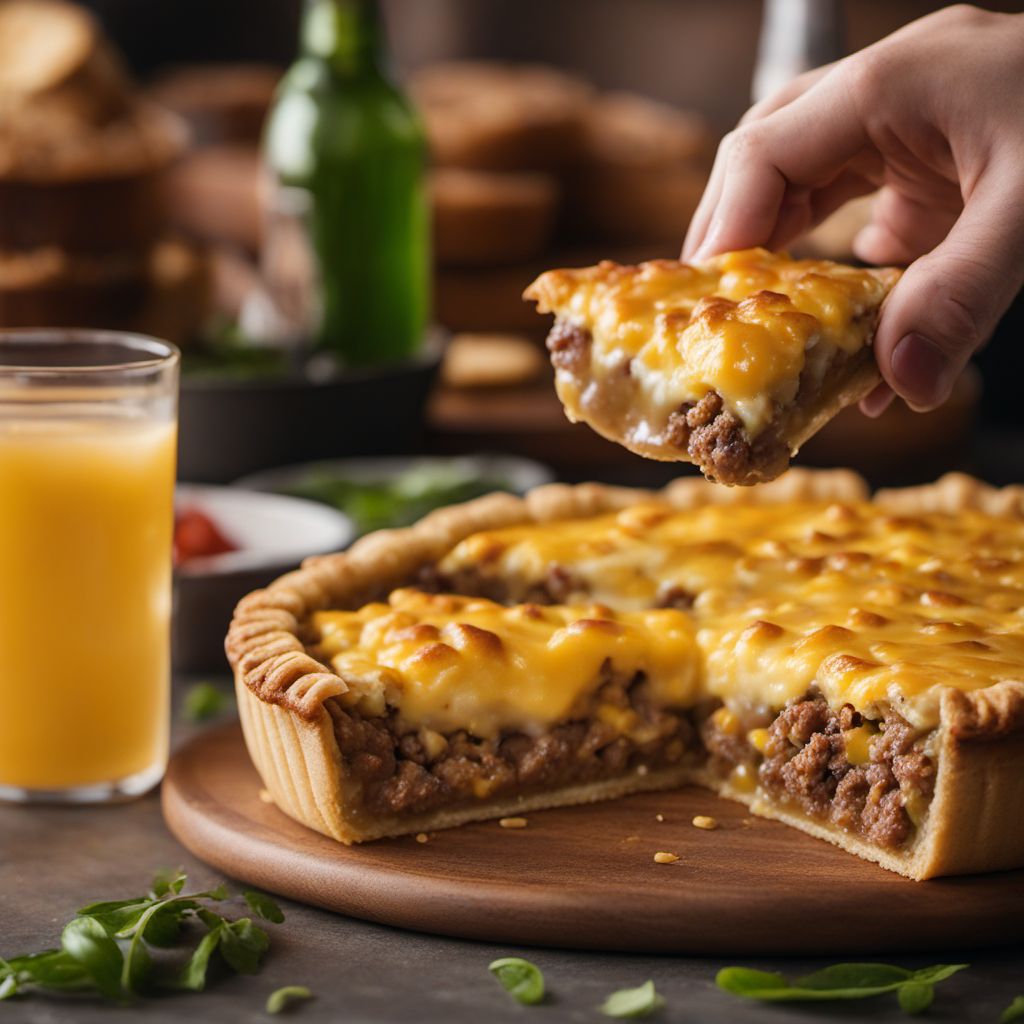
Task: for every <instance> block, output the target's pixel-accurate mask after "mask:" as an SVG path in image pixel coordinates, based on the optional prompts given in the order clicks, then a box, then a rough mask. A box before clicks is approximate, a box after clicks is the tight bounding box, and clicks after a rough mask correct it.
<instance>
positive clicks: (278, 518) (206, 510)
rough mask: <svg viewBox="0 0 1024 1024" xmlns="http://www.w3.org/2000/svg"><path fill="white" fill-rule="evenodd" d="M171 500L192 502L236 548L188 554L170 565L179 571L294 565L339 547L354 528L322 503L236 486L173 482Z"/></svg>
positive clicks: (211, 572)
mask: <svg viewBox="0 0 1024 1024" xmlns="http://www.w3.org/2000/svg"><path fill="white" fill-rule="evenodd" d="M174 505H175V508H176V509H177V510H178V511H183V510H185V509H188V508H196V509H198V510H199V511H200V512H202V513H203V514H204V515H207V516H209V517H210V519H212V520H213V522H214V523H215V524H216V526H217V529H218V530H220V532H221V533H223V534H224V536H225V537H226V538H227V539H228V540H230V541H231V542H232V543H233V544H236V545H237V546H238V549H239V550H237V551H229V552H227V553H226V554H223V555H211V556H210V557H208V558H193V559H189V561H188V562H186V563H185V564H184V565H182V566H179V568H178V569H177V570H175V571H176V573H177V574H178V575H179V576H191V577H195V576H222V575H228V574H231V573H236V572H249V571H252V570H254V569H262V568H265V567H268V566H271V567H272V566H287V565H293V564H294V565H297V564H298V563H299V562H301V561H302V559H304V558H308V557H309V556H310V555H323V554H327V553H328V552H331V551H340V550H341V549H342V548H344V547H345V546H346V545H347V544H350V543H351V542H352V540H353V538H354V537H355V533H356V531H355V526H354V525H353V523H352V520H351V519H349V518H348V516H346V515H343V514H342V513H341V512H338V511H337V510H336V509H332V508H329V507H328V506H327V505H321V504H320V503H319V502H316V501H306V500H305V499H303V498H290V497H286V496H284V495H280V494H264V493H260V492H256V491H245V490H241V489H240V488H238V487H207V486H202V485H199V484H178V486H177V489H176V490H175V495H174Z"/></svg>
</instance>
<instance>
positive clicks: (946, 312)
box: [875, 174, 1024, 412]
mask: <svg viewBox="0 0 1024 1024" xmlns="http://www.w3.org/2000/svg"><path fill="white" fill-rule="evenodd" d="M987 177H988V178H989V180H987V181H983V182H979V184H978V187H977V188H976V189H975V191H974V193H973V194H972V196H971V198H970V199H969V201H968V203H967V205H966V206H965V207H964V210H963V213H961V215H960V217H959V218H958V220H957V222H956V223H955V224H954V225H953V228H952V230H951V231H950V232H949V235H948V236H947V237H946V239H945V240H944V241H943V242H942V243H941V244H940V245H938V246H937V247H936V248H935V249H933V250H932V251H931V252H930V253H928V254H927V255H925V256H922V257H921V258H920V259H919V260H917V261H915V262H914V263H912V264H911V265H910V267H909V268H908V269H907V271H906V273H905V274H904V275H903V277H902V278H901V279H900V281H899V282H898V283H897V285H896V287H895V288H894V289H893V291H892V293H891V294H890V295H889V298H888V299H887V300H886V303H885V305H884V306H883V308H882V315H881V319H880V321H879V325H878V331H877V332H876V335H875V355H876V358H877V360H878V366H879V369H880V370H881V372H882V376H883V377H884V378H885V380H886V382H887V383H888V384H889V385H890V386H891V387H892V388H893V390H894V391H895V392H896V393H897V394H899V395H900V396H901V397H902V398H904V399H905V400H906V402H907V404H908V405H909V406H910V407H911V408H912V409H915V410H917V411H918V412H923V411H925V410H928V409H934V408H935V407H936V406H938V405H941V404H942V403H943V402H944V401H945V400H946V399H947V398H948V397H949V393H950V391H952V389H953V384H954V382H955V381H956V378H957V377H958V376H959V375H960V373H961V372H962V371H963V369H964V366H965V365H966V364H967V361H968V359H970V357H971V355H972V354H973V353H974V351H975V350H976V349H977V348H979V347H980V346H981V345H982V344H984V342H985V341H986V340H987V339H988V337H989V335H990V334H991V333H992V331H993V330H994V329H995V326H996V324H997V323H998V322H999V318H1000V317H1001V316H1002V315H1003V314H1004V313H1005V312H1006V310H1007V309H1008V308H1009V305H1010V303H1011V302H1012V301H1013V298H1014V296H1015V295H1016V294H1017V292H1018V291H1019V290H1020V287H1021V284H1022V283H1024V217H1022V216H1021V205H1022V200H1024V180H1019V179H1017V176H1016V174H1015V175H1014V180H1013V182H1012V183H1010V182H1007V181H1006V180H1005V178H1004V180H1003V181H1001V182H999V181H998V180H997V179H998V177H1000V176H998V175H995V174H992V175H989V176H987ZM1008 184H1012V185H1013V186H1015V187H1007V185H1008Z"/></svg>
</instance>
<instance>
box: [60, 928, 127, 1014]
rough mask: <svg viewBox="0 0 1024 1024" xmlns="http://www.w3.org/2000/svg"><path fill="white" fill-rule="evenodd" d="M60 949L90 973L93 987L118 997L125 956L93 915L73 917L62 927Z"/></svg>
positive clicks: (110, 997)
mask: <svg viewBox="0 0 1024 1024" xmlns="http://www.w3.org/2000/svg"><path fill="white" fill-rule="evenodd" d="M60 944H61V948H62V949H63V950H64V952H65V953H67V955H68V956H69V957H71V958H72V959H73V960H75V961H77V962H78V963H79V964H81V965H82V967H84V968H85V969H86V971H88V972H89V977H90V978H92V980H93V982H94V983H95V985H96V988H98V989H99V990H100V992H102V993H103V995H105V996H106V997H107V998H108V999H119V998H120V997H121V996H122V995H123V994H124V993H123V992H122V986H121V971H122V967H123V965H124V957H123V956H122V954H121V949H120V947H119V946H118V944H117V943H116V942H115V941H114V940H113V939H112V938H111V937H110V936H109V935H108V934H107V930H106V928H104V927H103V925H102V924H100V922H99V921H97V920H96V919H95V918H92V917H76V918H74V920H72V921H69V922H68V923H67V924H66V925H65V926H64V931H63V932H62V933H61V937H60Z"/></svg>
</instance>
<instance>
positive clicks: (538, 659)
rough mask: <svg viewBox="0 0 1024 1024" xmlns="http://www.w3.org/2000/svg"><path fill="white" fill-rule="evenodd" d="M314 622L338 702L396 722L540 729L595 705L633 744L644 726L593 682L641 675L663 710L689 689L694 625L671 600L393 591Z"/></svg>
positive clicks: (489, 730)
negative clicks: (565, 602)
mask: <svg viewBox="0 0 1024 1024" xmlns="http://www.w3.org/2000/svg"><path fill="white" fill-rule="evenodd" d="M314 624H315V626H316V627H317V629H318V630H319V632H320V636H321V641H320V648H321V652H322V654H323V655H325V656H326V657H328V658H329V659H330V661H331V664H332V666H333V667H334V670H335V671H336V672H337V673H338V675H340V676H341V677H342V678H343V679H344V680H345V681H346V682H347V683H348V684H349V687H350V690H349V692H348V693H347V694H345V695H344V696H343V697H342V698H341V700H342V701H343V702H344V703H347V704H348V705H350V706H355V707H357V708H358V709H359V710H360V712H361V713H363V714H364V715H370V716H379V715H383V714H385V713H386V711H387V709H388V708H391V707H395V708H398V709H399V713H400V715H401V717H402V719H403V721H404V722H405V723H407V724H409V725H412V726H414V727H418V728H426V729H431V730H434V731H436V732H440V733H450V732H455V731H457V730H459V729H466V730H468V731H469V732H470V733H471V734H473V735H475V736H481V737H493V736H496V735H498V734H499V733H500V732H501V731H502V730H507V729H511V730H518V731H524V732H533V733H539V732H543V731H545V730H546V729H548V728H550V727H551V726H552V725H554V724H557V723H558V722H562V721H565V720H567V719H570V718H572V717H574V716H575V717H588V716H589V715H591V714H596V715H597V716H598V717H599V718H601V719H602V720H603V721H605V722H607V723H608V724H609V725H612V726H613V727H615V728H616V729H618V731H620V732H622V733H626V734H630V735H632V736H634V738H636V739H638V740H640V741H642V739H643V730H644V729H645V728H646V726H645V725H644V723H642V722H641V721H640V720H639V718H638V716H637V715H636V714H635V712H633V711H631V710H630V709H628V708H625V709H624V708H621V707H619V706H617V705H616V704H614V703H601V698H600V687H601V686H602V684H604V683H605V682H607V681H608V679H609V678H610V677H612V676H616V677H619V678H623V677H624V678H625V679H626V680H627V681H628V680H629V679H631V678H632V677H633V676H635V675H636V674H637V673H638V672H642V673H644V674H645V676H646V678H647V683H648V686H649V688H650V693H651V696H652V697H653V699H655V700H656V701H658V702H659V703H660V704H661V705H663V706H670V707H685V706H688V705H689V704H690V703H692V701H693V699H694V694H695V692H696V688H697V666H698V659H697V657H696V646H695V644H694V639H693V625H692V623H691V622H690V620H689V618H688V617H687V616H686V615H685V614H683V613H682V612H679V611H675V610H672V609H658V610H648V611H640V612H623V613H616V612H613V611H611V610H610V609H608V608H605V607H602V606H600V605H593V604H592V605H590V606H579V607H539V606H537V605H533V604H524V605H519V606H516V607H512V608H506V607H504V606H502V605H499V604H495V603H494V602H492V601H487V600H483V599H479V598H464V597H455V596H450V595H436V594H425V593H422V592H421V591H418V590H413V589H401V590H396V591H394V592H393V593H392V594H391V596H390V598H389V600H388V603H387V604H380V603H377V604H370V605H367V606H365V607H364V608H361V609H360V610H358V611H354V612H321V613H319V614H318V615H317V616H316V617H315V622H314ZM594 701H596V702H597V703H596V707H592V706H591V704H593V702H594Z"/></svg>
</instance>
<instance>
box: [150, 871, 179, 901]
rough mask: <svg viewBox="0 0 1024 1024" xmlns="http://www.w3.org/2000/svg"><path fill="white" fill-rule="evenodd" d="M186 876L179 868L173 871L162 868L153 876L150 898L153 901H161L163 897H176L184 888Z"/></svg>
mask: <svg viewBox="0 0 1024 1024" xmlns="http://www.w3.org/2000/svg"><path fill="white" fill-rule="evenodd" d="M187 880H188V876H187V875H186V874H185V872H184V871H182V870H181V868H175V869H174V870H173V871H172V870H169V869H167V868H163V869H161V870H160V871H158V872H157V873H156V874H155V875H154V876H153V884H152V885H151V886H150V896H151V897H152V898H153V899H162V898H163V897H165V896H177V895H178V894H179V893H180V892H181V890H182V889H184V888H185V882H186V881H187Z"/></svg>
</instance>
